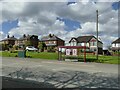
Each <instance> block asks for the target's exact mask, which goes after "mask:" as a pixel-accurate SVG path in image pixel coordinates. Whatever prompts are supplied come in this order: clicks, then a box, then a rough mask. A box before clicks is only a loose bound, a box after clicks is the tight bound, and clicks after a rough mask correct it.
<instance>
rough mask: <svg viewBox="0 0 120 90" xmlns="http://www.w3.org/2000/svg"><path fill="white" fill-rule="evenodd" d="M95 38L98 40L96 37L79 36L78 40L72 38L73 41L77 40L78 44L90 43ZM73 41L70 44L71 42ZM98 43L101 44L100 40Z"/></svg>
mask: <svg viewBox="0 0 120 90" xmlns="http://www.w3.org/2000/svg"><path fill="white" fill-rule="evenodd" d="M93 37H94V38H96V37H95V36H79V37H77V38H72V39H76V40H77V42H79V43H83V42H89V41H90V40H91V39H92V38H93ZM72 39H71V40H72ZM71 40H70V41H69V42H71ZM98 41H99V42H101V41H100V40H98ZM101 43H102V42H101Z"/></svg>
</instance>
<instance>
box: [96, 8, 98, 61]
mask: <svg viewBox="0 0 120 90" xmlns="http://www.w3.org/2000/svg"><path fill="white" fill-rule="evenodd" d="M96 15H97V18H96V32H97V50H96V58H97V60H98V10H96Z"/></svg>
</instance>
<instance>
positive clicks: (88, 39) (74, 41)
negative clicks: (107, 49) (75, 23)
mask: <svg viewBox="0 0 120 90" xmlns="http://www.w3.org/2000/svg"><path fill="white" fill-rule="evenodd" d="M69 43H70V46H84V45H86V46H88V47H89V48H90V51H93V52H95V53H96V51H97V38H96V37H95V36H79V37H77V38H75V37H73V38H71V40H70V41H69ZM102 53H103V43H102V41H100V40H98V54H102Z"/></svg>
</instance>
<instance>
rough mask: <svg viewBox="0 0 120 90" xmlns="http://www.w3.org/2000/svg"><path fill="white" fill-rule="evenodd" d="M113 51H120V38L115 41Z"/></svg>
mask: <svg viewBox="0 0 120 90" xmlns="http://www.w3.org/2000/svg"><path fill="white" fill-rule="evenodd" d="M111 49H112V51H114V52H115V51H120V38H118V39H116V40H115V41H113V42H112V46H111Z"/></svg>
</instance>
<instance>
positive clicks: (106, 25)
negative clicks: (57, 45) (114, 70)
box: [0, 0, 120, 48]
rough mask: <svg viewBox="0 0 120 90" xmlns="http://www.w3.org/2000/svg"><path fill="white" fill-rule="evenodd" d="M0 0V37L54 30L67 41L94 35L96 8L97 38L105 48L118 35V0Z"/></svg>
mask: <svg viewBox="0 0 120 90" xmlns="http://www.w3.org/2000/svg"><path fill="white" fill-rule="evenodd" d="M20 1H21V2H17V1H16V0H11V1H9V0H0V36H1V37H0V40H2V39H4V38H6V36H7V35H8V34H9V35H10V36H12V35H14V36H15V37H16V38H20V37H22V35H23V34H31V35H32V34H34V35H38V36H39V39H41V37H43V36H46V35H48V34H50V33H51V34H54V35H56V36H58V37H60V38H62V39H63V40H65V41H66V43H68V41H69V40H70V39H71V38H72V37H78V36H84V35H94V36H96V10H98V11H99V12H98V14H99V16H98V18H99V24H98V26H99V28H98V30H99V34H98V35H99V38H100V39H101V40H102V42H103V47H104V48H107V46H109V45H110V44H111V42H112V41H114V40H115V39H117V38H118V37H119V36H118V10H119V9H120V8H119V6H118V5H119V3H118V0H108V1H106V2H105V0H103V1H104V2H103V1H102V0H84V1H83V0H69V1H68V0H64V1H63V0H62V2H57V1H54V0H53V1H54V2H53V1H52V2H50V1H46V2H43V1H42V2H40V1H39V2H38V1H36V2H33V1H32V2H31V1H30V0H27V1H26V2H25V1H23V0H20Z"/></svg>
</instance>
